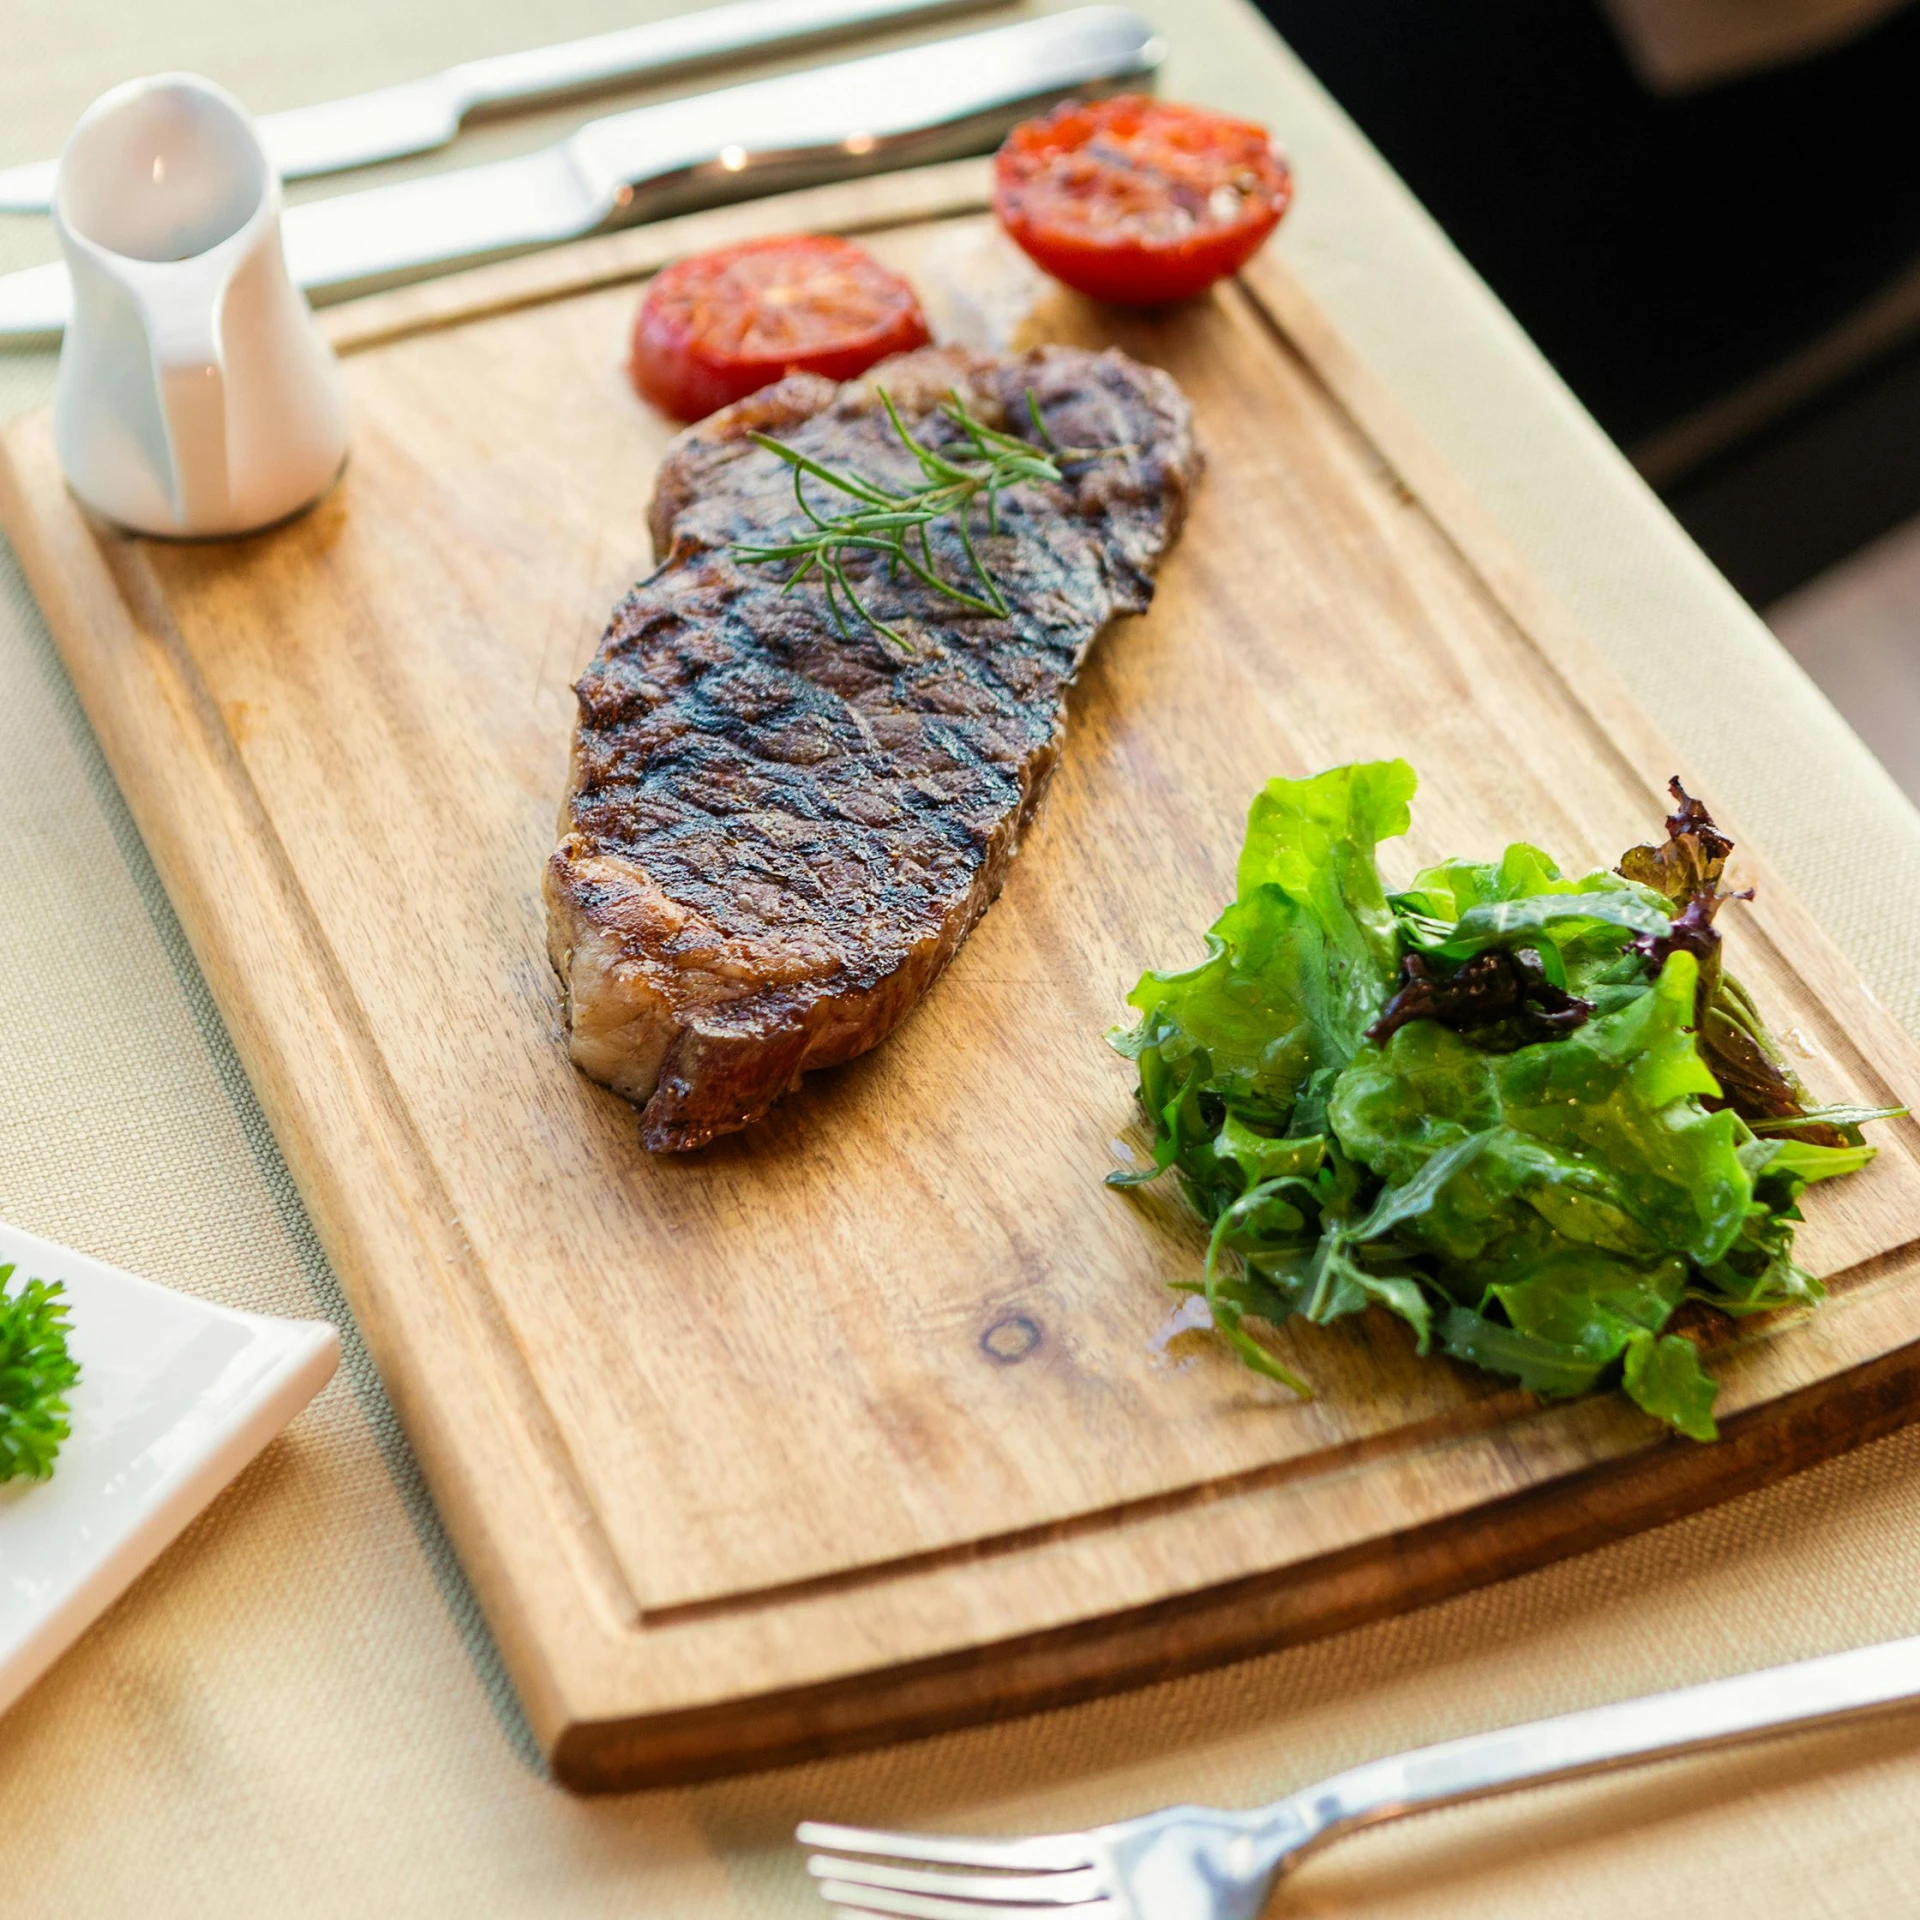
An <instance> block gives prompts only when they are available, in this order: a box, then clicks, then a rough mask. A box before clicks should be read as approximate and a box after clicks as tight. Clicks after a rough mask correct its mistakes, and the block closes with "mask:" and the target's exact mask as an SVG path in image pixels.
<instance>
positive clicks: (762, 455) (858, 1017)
mask: <svg viewBox="0 0 1920 1920" xmlns="http://www.w3.org/2000/svg"><path fill="white" fill-rule="evenodd" d="M881 387H884V389H885V390H886V392H887V393H888V394H889V395H890V396H891V398H892V399H893V401H894V403H895V405H896V406H897V407H898V408H899V410H900V413H901V415H902V418H903V419H904V420H905V421H906V422H907V424H908V425H909V426H910V427H911V428H912V429H913V430H914V431H915V432H916V433H917V434H918V435H919V437H920V438H922V439H923V440H925V441H927V442H928V443H930V444H939V443H941V442H943V441H947V440H952V439H955V438H957V430H956V429H954V428H952V427H951V426H950V425H949V424H948V423H947V422H945V421H943V420H942V419H941V418H940V416H939V414H938V411H937V410H938V408H939V405H940V403H941V402H942V401H944V400H946V399H947V398H948V396H949V394H950V393H951V392H958V393H959V394H960V395H961V396H962V397H963V398H964V399H965V401H966V403H967V405H968V407H969V408H970V409H971V410H972V411H973V412H974V413H975V414H976V415H977V416H978V417H979V418H980V419H982V420H984V421H985V422H986V423H987V424H988V425H990V426H993V427H996V428H999V429H1001V430H1002V431H1004V432H1008V433H1015V434H1021V435H1023V436H1025V437H1035V436H1034V430H1033V427H1032V424H1031V418H1030V415H1029V411H1028V406H1027V395H1028V392H1029V390H1031V392H1032V394H1033V396H1034V399H1035V400H1036V402H1037V404H1038V407H1039V410H1040V414H1041V417H1042V418H1043V419H1044V421H1045V423H1046V426H1047V430H1048V432H1049V434H1050V435H1051V437H1052V439H1053V441H1054V442H1055V443H1056V445H1057V446H1059V447H1062V448H1070V449H1081V448H1103V449H1116V450H1117V451H1113V452H1110V453H1107V454H1105V455H1104V456H1103V457H1100V458H1089V459H1072V460H1065V459H1064V458H1063V471H1064V473H1065V480H1064V483H1063V484H1061V485H1059V486H1054V485H1051V484H1037V483H1036V484H1027V483H1022V484H1020V485H1018V486H1016V487H1015V488H1013V489H1011V490H1009V491H1008V492H1007V493H1005V494H1003V495H1002V497H1001V505H1000V531H999V533H998V534H997V535H988V534H986V533H985V532H984V529H983V517H982V516H981V515H980V514H978V513H976V516H975V519H974V522H973V525H974V537H975V544H976V547H977V548H978V551H979V553H980V557H981V559H982V560H983V561H984V562H985V564H986V565H987V567H988V568H989V570H990V571H991V573H992V575H993V577H994V578H995V579H996V580H997V581H998V582H999V584H1000V587H1001V589H1002V592H1003V593H1004V595H1005V598H1006V601H1007V604H1008V606H1009V607H1010V609H1011V617H1009V618H1006V619H1000V618H998V617H995V616H992V615H988V614H980V613H975V612H972V611H970V610H968V609H967V608H965V607H962V606H959V605H957V604H956V603H955V602H953V601H951V600H948V599H945V598H943V597H942V596H940V595H939V594H937V593H935V592H934V591H933V590H932V589H930V588H927V587H925V586H924V585H922V584H921V583H919V582H917V581H914V580H913V579H912V578H911V576H910V575H908V574H905V573H902V574H901V575H900V577H899V579H898V580H897V581H893V582H889V581H888V580H887V579H886V578H885V577H884V571H883V566H882V564H881V563H877V562H876V564H874V565H873V566H871V567H870V568H868V570H867V571H866V572H864V573H862V572H860V571H859V568H858V566H852V567H850V569H849V570H850V571H851V572H853V573H854V577H855V578H856V579H857V580H858V581H859V584H860V593H861V598H862V599H863V600H864V601H865V602H866V604H867V605H868V606H869V607H870V608H871V609H872V610H873V612H874V613H875V614H876V615H877V616H878V617H879V619H881V620H882V621H884V622H885V623H886V624H887V625H888V626H889V627H891V628H893V629H894V630H895V631H896V632H897V633H898V634H899V635H900V637H901V638H902V640H904V641H905V642H906V643H907V645H908V646H909V647H910V648H911V652H910V654H908V655H905V656H903V655H902V654H901V653H900V652H899V651H898V650H897V649H895V648H892V647H890V646H889V645H888V644H887V643H886V640H885V639H884V637H883V636H882V635H881V634H879V633H877V632H876V631H874V630H873V629H872V628H871V627H869V626H867V625H866V624H865V623H864V622H863V621H861V620H860V619H859V618H858V616H857V615H853V616H850V617H849V619H848V621H847V623H846V631H844V632H843V631H841V629H840V627H839V625H838V624H837V623H836V621H835V619H834V617H833V614H832V612H831V610H830V608H829V607H828V605H827V603H826V600H825V598H824V597H823V595H822V593H821V591H820V588H819V586H818V584H817V582H809V583H806V584H803V585H802V586H800V587H799V588H797V589H796V590H795V591H794V592H792V593H790V594H784V595H783V593H782V591H781V586H782V581H783V579H784V577H785V573H786V569H785V568H783V567H781V566H778V565H774V566H767V565H756V564H751V563H747V562H743V561H740V560H737V559H735V558H734V557H733V553H732V549H733V547H734V546H735V544H736V543H739V542H743V541H746V542H767V541H777V540H781V539H784V538H789V537H791V536H792V535H793V534H794V533H796V532H799V531H804V530H805V529H806V528H807V526H808V522H807V521H806V520H805V519H804V517H803V516H802V515H801V513H800V511H799V509H798V507H797V506H796V504H795V500H794V488H793V475H792V472H791V471H790V470H789V469H788V468H787V467H786V466H784V465H783V464H782V463H781V462H780V461H778V460H777V459H776V458H775V457H774V456H773V455H772V454H770V453H768V452H766V451H765V450H763V449H761V448H759V447H756V446H755V445H753V443H752V442H751V441H749V440H748V439H747V438H746V435H747V434H748V432H749V431H750V430H752V429H756V428H757V429H760V430H762V431H764V432H767V433H771V434H773V435H775V436H776V437H778V438H780V439H782V440H785V441H787V442H789V443H790V444H791V445H793V446H795V447H798V448H800V449H802V450H804V451H805V452H806V453H807V454H809V455H811V456H812V457H813V458H814V459H816V460H818V461H820V462H822V463H824V464H826V465H829V466H832V467H835V468H837V469H840V470H845V469H848V468H851V469H854V470H856V471H858V472H859V473H861V474H864V475H866V476H868V477H869V478H871V479H875V480H878V481H880V482H882V483H883V484H886V485H888V486H892V487H903V488H904V487H909V486H917V485H920V484H924V483H923V482H922V481H921V480H920V479H919V477H918V469H917V468H916V467H915V465H914V463H913V460H912V457H911V455H910V454H908V452H907V451H906V449H905V448H904V447H903V446H902V445H901V443H900V440H899V438H898V436H897V435H896V434H895V432H894V430H893V428H892V426H891V424H890V423H889V421H888V419H887V417H886V414H885V412H884V411H883V410H882V409H881V407H880V404H879V402H878V399H877V397H876V395H877V389H878V388H881ZM1198 467H1199V459H1198V456H1197V454H1196V452H1195V449H1194V444H1193V438H1192V432H1191V427H1190V422H1189V411H1188V407H1187V403H1186V400H1185V397H1184V396H1183V395H1182V394H1181V392H1180V390H1179V389H1178V388H1177V387H1176V386H1175V385H1174V383H1173V382H1172V380H1170V379H1169V378H1168V377H1167V376H1166V375H1165V374H1163V373H1160V372H1157V371H1155V370H1154V369H1152V368H1149V367H1143V366H1141V365H1139V364H1138V363H1137V362H1135V361H1132V360H1129V359H1127V358H1126V357H1125V356H1124V355H1122V354H1119V353H1112V352H1109V353H1098V354H1096V353H1090V352H1086V351H1084V350H1081V349H1076V348H1066V347H1049V348H1042V349H1040V350H1038V351H1037V352H1034V353H1030V354H1026V355H1022V356H1017V357H1012V358H992V357H988V356H983V355H977V354H970V353H963V352H959V351H955V350H950V349H940V348H928V349H925V350H923V351H921V352H919V353H912V354H905V355H902V356H900V357H899V358H897V359H895V360H892V361H889V362H887V363H886V364H885V365H883V366H882V367H880V368H877V369H876V370H875V371H874V372H873V373H872V374H871V375H869V376H868V377H867V378H866V379H865V380H862V381H854V382H850V383H848V384H847V385H845V386H836V385H835V384H834V383H833V382H831V381H828V380H823V379H820V378H818V377H816V376H814V375H811V374H796V375H792V376H790V377H789V378H787V379H785V380H782V381H781V382H779V383H778V384H777V385H775V386H772V387H769V388H767V389H765V390H764V391H762V392H760V393H758V394H755V395H753V396H752V397H751V398H750V399H747V400H744V401H742V402H740V403H739V404H738V405H736V406H732V407H729V408H727V409H726V410H725V411H723V412H721V413H718V414H715V415H714V416H713V417H712V418H711V419H710V420H707V421H704V422H702V423H701V424H700V425H699V426H697V427H695V428H693V429H691V430H690V431H689V432H688V433H686V434H684V435H682V437H681V438H680V440H679V441H678V442H677V443H676V444H675V446H674V447H673V449H672V450H671V451H670V452H669V454H668V457H667V460H666V463H665V465H664V466H663V467H662V469H661V473H660V478H659V483H658V488H657V491H656V493H655V497H654V505H653V514H652V528H653V537H654V550H655V552H656V554H658V555H661V556H663V557H662V560H661V564H660V567H659V570H658V571H657V572H655V573H654V574H653V575H652V576H651V577H650V578H649V579H647V580H645V581H643V582H642V583H641V584H640V585H639V586H638V587H636V588H635V589H634V591H633V592H632V593H631V594H630V595H629V596H628V597H627V599H626V600H625V601H623V602H622V603H621V605H620V606H619V607H618V608H617V609H616V610H615V613H614V616H613V622H612V624H611V625H610V626H609V627H608V629H607V632H606V636H605V638H604V639H603V640H602V641H601V643H600V650H599V652H598V653H597V654H596V655H595V657H594V661H593V664H592V666H591V667H589V668H588V669H587V672H586V675H585V677H584V678H583V679H582V680H581V681H580V683H579V686H578V688H577V689H576V691H577V693H578V695H579V702H580V718H579V725H578V728H577V730H576V733H575V736H574V746H573V765H572V775H571V780H570V783H569V788H568V793H567V798H566V802H565V805H564V807H563V810H562V815H561V840H560V844H559V846H558V848H557V849H556V850H555V852H554V854H553V857H552V859H551V860H550V861H549V863H548V866H547V875H546V894H547V909H548V923H549V934H550V942H551V950H552V955H553V964H554V967H555V969H556V971H557V972H558V973H559V976H560V979H561V982H562V985H563V986H564V988H565V990H566V1002H567V1018H568V1021H569V1024H570V1027H571V1030H572V1043H571V1050H572V1055H573V1059H574V1062H575V1064H576V1065H577V1066H579V1067H580V1068H581V1069H582V1070H583V1071H584V1072H586V1073H588V1074H590V1075H592V1076H593V1078H594V1079H596V1080H603V1081H605V1082H606V1083H607V1084H608V1085H609V1086H611V1087H613V1088H615V1089H616V1090H617V1091H618V1092H620V1093H623V1094H625V1095H626V1096H627V1098H628V1099H630V1100H633V1101H636V1102H643V1103H644V1104H645V1112H644V1114H643V1116H642V1137H643V1139H644V1141H645V1143H646V1145H647V1146H648V1147H650V1148H652V1149H654V1150H655V1151H670V1150H675V1149H681V1148H689V1147H697V1146H701V1145H703V1144H704V1143H705V1142H706V1141H708V1140H710V1139H711V1138H712V1137H713V1136H714V1135H715V1134H717V1133H724V1132H727V1131H729V1130H731V1129H733V1128H736V1127H743V1126H745V1125H747V1124H748V1123H749V1122H750V1121H752V1120H754V1119H757V1118H758V1117H759V1116H760V1115H761V1114H762V1113H764V1112H765V1111H766V1109H767V1107H768V1106H769V1105H770V1104H771V1103H772V1102H773V1101H774V1100H775V1099H777V1098H778V1097H779V1096H780V1095H781V1094H782V1093H784V1092H785V1091H786V1090H787V1089H788V1088H790V1087H792V1086H793V1085H794V1084H795V1083H796V1082H797V1081H798V1080H799V1078H800V1076H801V1075H802V1074H803V1073H804V1072H806V1071H808V1070H809V1069H810V1068H814V1067H824V1066H831V1065H833V1064H834V1063H836V1062H838V1061H842V1060H847V1059H850V1058H851V1057H852V1056H853V1055H855V1054H857V1053H861V1052H864V1051H865V1050H866V1049H867V1048H868V1047H871V1046H873V1045H874V1044H875V1043H876V1042H878V1041H880V1040H882V1039H884V1038H885V1037H886V1035H887V1034H888V1033H889V1032H890V1031H891V1030H892V1028H893V1027H894V1026H895V1024H896V1023H897V1022H899V1021H900V1020H901V1019H903V1018H904V1017H905V1016H906V1015H907V1013H908V1012H910V1011H911V1010H912V1008H913V1006H914V1005H915V1003H916V1002H917V1001H918V1000H919V999H920V997H921V996H922V995H923V994H924V993H925V992H926V991H927V989H928V987H929V986H931V984H932V983H933V981H934V980H935V979H936V978H937V977H938V975H939V973H940V971H941V969H942V968H943V967H945V965H946V964H947V962H948V961H949V960H950V959H952V957H953V955H954V953H955V952H956V951H957V950H958V948H959V946H960V943H961V941H962V940H964V939H965V938H966V936H967V934H968V932H969V931H970V929H971V928H972V926H973V924H974V922H975V921H976V920H978V919H979V917H980V915H981V914H982V913H983V912H984V911H985V910H986V908H987V906H988V905H989V904H990V903H991V901H992V900H993V898H994V896H995V895H996V894H997V893H998V892H999V891H1000V886H1001V882H1002V881H1003V880H1004V879H1005V878H1006V873H1007V867H1008V864H1009V862H1010V861H1011V860H1012V858H1013V855H1014V851H1015V848H1016V846H1017V845H1018V843H1019V839H1020V835H1021V831H1022V829H1023V828H1024V826H1025V825H1026V822H1027V821H1028V819H1029V818H1031V816H1032V814H1033V812H1034V809H1035V807H1036V806H1037V804H1038V802H1039V800H1040V796H1041V794H1042V793H1043V791H1044V790H1045V787H1046V784H1047V779H1048V776H1049V775H1050V774H1051V772H1052V770H1053V764H1054V760H1055V757H1056V756H1057V754H1058V752H1059V745H1060V737H1061V730H1062V725H1063V702H1064V698H1065V695H1066V690H1067V687H1068V685H1069V684H1070V682H1071V681H1072V678H1073V674H1074V670H1075V668H1076V667H1077V666H1078V665H1079V662H1080V660H1081V657H1082V656H1083V655H1084V654H1085V652H1086V650H1087V647H1088V644H1089V643H1090V642H1091V641H1092V639H1093V637H1094V636H1095V634H1097V633H1098V632H1099V631H1100V629H1101V628H1102V627H1104V626H1105V625H1106V624H1107V622H1108V621H1109V620H1110V619H1111V618H1112V617H1113V616H1114V615H1115V614H1118V613H1137V612H1139V611H1141V610H1142V609H1143V608H1144V607H1145V606H1146V605H1147V602H1148V600H1149V599H1150V597H1151V595H1152V591H1153V588H1152V581H1151V575H1152V572H1153V569H1154V567H1155V565H1156V564H1157V563H1158V561H1159V560H1160V558H1161V556H1162V555H1163V554H1164V553H1165V552H1166V550H1167V548H1168V547H1169V545H1170V544H1171V543H1172V541H1173V539H1174V536H1175V535H1176V533H1177V532H1178V531H1179V527H1180V523H1181V520H1182V518H1183V516H1184V512H1185V508H1186V499H1187V493H1188V489H1189V488H1190V487H1191V485H1192V483H1193V480H1194V477H1195V475H1196V473H1197V471H1198ZM808 487H809V499H810V500H813V501H814V502H815V503H816V505H817V507H818V508H819V509H820V510H822V511H828V512H831V511H834V510H836V509H837V508H839V507H842V506H844V505H845V504H846V503H845V501H844V500H843V499H839V498H837V497H836V496H834V495H833V494H832V493H831V492H830V491H828V490H827V489H825V488H824V487H822V486H821V485H820V484H819V483H817V482H808ZM933 549H934V555H935V559H936V561H937V563H938V568H939V572H940V574H941V576H942V577H943V578H947V579H951V580H955V581H965V580H966V579H967V572H968V570H967V564H966V558H965V555H964V552H963V551H962V549H961V548H960V545H959V539H958V535H957V533H955V532H954V531H953V529H952V528H951V527H950V526H946V525H943V526H941V527H938V528H936V530H935V533H934V540H933Z"/></svg>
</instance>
